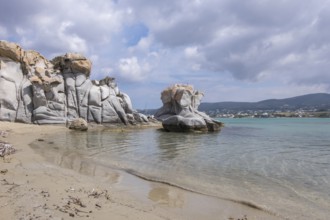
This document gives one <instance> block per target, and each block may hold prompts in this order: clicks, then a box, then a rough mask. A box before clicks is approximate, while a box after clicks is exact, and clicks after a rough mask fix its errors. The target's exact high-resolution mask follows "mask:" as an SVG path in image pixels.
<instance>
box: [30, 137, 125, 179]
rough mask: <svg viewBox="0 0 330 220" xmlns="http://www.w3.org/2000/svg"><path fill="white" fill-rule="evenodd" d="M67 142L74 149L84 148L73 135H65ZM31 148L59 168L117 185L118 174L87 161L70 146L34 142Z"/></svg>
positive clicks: (85, 157) (79, 140) (89, 160)
mask: <svg viewBox="0 0 330 220" xmlns="http://www.w3.org/2000/svg"><path fill="white" fill-rule="evenodd" d="M66 137H67V138H68V139H66V140H68V142H66V143H70V142H72V143H73V142H75V141H76V143H77V145H71V146H73V147H74V148H76V149H79V148H84V147H85V146H86V145H85V144H82V143H83V140H82V139H81V138H77V137H76V136H73V135H68V134H66ZM31 147H32V148H33V149H35V150H36V151H37V152H38V153H40V154H41V155H42V156H43V157H45V158H46V159H47V161H49V162H51V163H54V164H56V165H58V166H60V167H63V168H67V169H72V170H74V171H76V172H79V173H81V174H84V175H88V176H97V177H100V178H104V180H105V181H107V182H109V183H117V182H118V181H119V174H118V173H117V172H115V171H114V170H112V169H109V168H107V167H105V166H103V165H100V164H97V163H95V161H93V160H91V159H89V158H88V157H87V155H86V154H84V153H83V152H82V151H80V149H79V150H73V149H71V148H70V145H57V144H55V143H54V142H52V141H50V142H48V143H46V142H38V141H36V142H34V143H32V144H31Z"/></svg>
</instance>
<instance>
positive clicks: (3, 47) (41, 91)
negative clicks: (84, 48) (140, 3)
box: [0, 41, 148, 124]
mask: <svg viewBox="0 0 330 220" xmlns="http://www.w3.org/2000/svg"><path fill="white" fill-rule="evenodd" d="M91 66H92V63H91V61H90V60H88V59H87V58H86V57H84V56H82V55H80V54H75V53H67V54H65V55H63V56H58V57H56V58H54V59H53V60H51V61H49V60H47V59H46V58H45V57H43V56H42V55H41V54H40V53H38V52H36V51H32V50H28V51H25V50H23V49H22V48H21V47H20V46H19V45H17V44H15V43H11V42H7V41H0V120H2V121H16V122H24V123H36V124H54V123H57V124H64V123H66V122H67V121H72V120H74V119H76V118H83V119H85V120H86V121H87V122H95V123H123V124H129V123H132V124H134V123H136V122H148V118H147V117H145V116H144V115H142V114H139V113H137V112H136V111H135V110H133V107H132V103H131V100H130V98H129V96H128V95H127V94H125V93H123V92H121V91H120V90H119V89H118V86H117V84H116V82H115V79H114V78H111V77H106V78H105V79H102V80H100V81H92V80H91V79H90V74H91Z"/></svg>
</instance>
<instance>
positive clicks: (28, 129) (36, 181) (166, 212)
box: [0, 122, 281, 220]
mask: <svg viewBox="0 0 330 220" xmlns="http://www.w3.org/2000/svg"><path fill="white" fill-rule="evenodd" d="M0 131H8V135H7V137H0V140H1V141H5V142H8V143H10V144H12V145H13V147H14V148H15V149H16V153H14V154H12V155H9V156H6V157H5V158H0V171H1V174H0V185H1V187H0V213H1V215H2V216H6V218H7V219H71V218H73V217H74V218H79V219H230V220H234V219H235V220H238V219H244V220H245V219H248V220H251V219H281V218H279V217H276V216H273V215H270V214H268V213H266V212H263V211H260V210H257V209H254V208H251V207H249V206H247V205H242V204H237V203H235V202H231V201H225V200H221V199H217V198H212V197H209V196H204V195H200V194H198V193H194V192H190V191H186V190H184V189H180V188H177V187H174V186H170V185H166V184H162V183H156V182H150V181H146V180H143V179H141V178H138V177H136V176H133V175H131V174H128V173H126V172H123V171H120V170H112V169H106V170H105V169H104V168H101V167H98V166H97V165H95V167H94V168H93V172H92V173H93V175H91V174H90V173H89V172H85V173H81V172H76V171H75V170H73V169H66V168H62V167H59V166H57V165H54V164H53V163H50V162H48V161H47V159H46V158H45V157H43V156H41V155H39V154H37V153H36V152H35V151H34V150H33V149H32V148H31V147H30V146H29V144H30V143H32V142H33V141H35V140H38V139H39V140H40V141H42V140H43V139H42V138H43V137H44V136H45V135H50V134H53V133H59V132H67V128H66V127H65V126H64V125H61V126H60V125H42V126H39V125H31V124H19V123H10V122H0Z"/></svg>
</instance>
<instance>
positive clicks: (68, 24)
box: [0, 0, 330, 109]
mask: <svg viewBox="0 0 330 220" xmlns="http://www.w3.org/2000/svg"><path fill="white" fill-rule="evenodd" d="M0 5H1V7H0V39H1V40H7V41H12V42H16V43H18V44H20V45H21V46H22V47H23V48H24V49H26V50H28V49H33V50H37V51H39V52H40V53H41V54H42V55H44V56H45V57H46V58H48V59H52V58H54V57H55V56H58V55H63V54H65V53H67V52H77V53H81V54H83V55H84V56H86V57H87V58H89V59H90V60H91V61H92V74H91V78H92V79H102V78H104V77H106V76H112V77H115V78H116V81H117V84H118V86H119V89H120V90H121V91H122V92H124V93H127V94H128V95H129V96H130V97H131V99H132V102H133V107H134V108H137V109H150V108H159V107H161V106H162V103H161V100H160V93H161V91H162V90H164V89H165V88H167V87H168V86H170V85H173V84H175V83H183V84H191V85H193V86H194V88H195V89H196V90H198V91H201V92H203V93H204V97H203V99H202V102H221V101H247V102H253V101H260V100H264V99H269V98H278V99H279V98H288V97H293V96H297V95H304V94H308V93H319V92H321V93H323V92H325V93H330V72H329V70H330V28H329V27H330V1H329V0H313V1H310V0H276V1H274V0H246V1H242V0H171V1H170V0H162V1H155V0H133V1H129V0H97V1H95V0H79V1H78V0H56V1H54V0H30V1H27V0H0Z"/></svg>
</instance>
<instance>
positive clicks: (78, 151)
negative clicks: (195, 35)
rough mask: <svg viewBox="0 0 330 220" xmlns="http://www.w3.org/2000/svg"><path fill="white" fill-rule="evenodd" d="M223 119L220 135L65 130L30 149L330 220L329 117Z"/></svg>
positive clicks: (66, 162)
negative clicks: (63, 132) (41, 146)
mask: <svg viewBox="0 0 330 220" xmlns="http://www.w3.org/2000/svg"><path fill="white" fill-rule="evenodd" d="M220 121H222V122H224V123H225V127H224V128H223V129H222V131H221V132H220V133H210V134H189V133H187V134H186V133H167V132H163V131H160V130H157V129H155V128H147V129H141V130H129V131H124V132H122V131H111V130H107V129H103V130H101V129H100V130H93V131H88V132H87V133H80V132H67V133H66V134H65V135H61V136H52V137H48V138H47V139H46V140H47V143H50V144H46V146H47V147H46V148H45V145H44V143H43V148H40V147H36V146H38V144H39V145H40V143H35V144H34V145H33V146H34V147H35V149H36V150H37V151H41V152H47V153H44V155H45V156H46V157H48V158H51V157H53V158H52V159H51V160H52V161H54V162H56V163H57V164H59V165H61V166H65V167H69V168H74V167H76V168H75V169H76V170H78V171H79V170H81V171H82V172H83V170H84V169H89V168H88V167H91V165H90V164H97V165H98V166H102V167H105V168H107V167H112V168H114V167H115V168H119V169H124V170H127V171H129V172H130V173H133V174H135V175H138V176H141V177H144V178H147V179H150V180H154V181H160V182H166V183H169V184H172V185H176V186H179V187H182V188H185V189H189V190H192V191H196V192H200V193H204V194H208V195H212V196H216V197H219V198H222V199H228V200H232V201H237V202H243V203H245V202H246V203H251V204H254V205H256V206H258V207H260V208H262V209H264V210H268V211H270V212H272V213H276V214H278V215H281V216H284V217H288V218H290V219H329V218H330V119H313V118H275V119H252V118H251V119H250V118H246V119H220ZM47 148H49V149H47ZM51 152H53V153H51ZM72 158H80V159H79V161H80V162H79V163H77V162H75V160H74V159H72ZM81 161H88V162H81ZM77 166H78V168H77Z"/></svg>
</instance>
